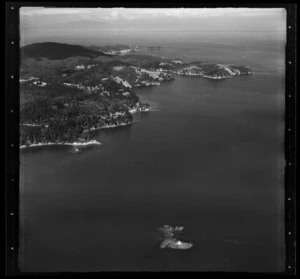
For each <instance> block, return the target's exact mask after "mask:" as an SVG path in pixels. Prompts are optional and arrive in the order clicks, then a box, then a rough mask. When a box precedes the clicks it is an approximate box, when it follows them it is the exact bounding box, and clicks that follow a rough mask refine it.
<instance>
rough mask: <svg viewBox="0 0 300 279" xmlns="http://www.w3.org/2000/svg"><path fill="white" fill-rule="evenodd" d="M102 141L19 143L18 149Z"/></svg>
mask: <svg viewBox="0 0 300 279" xmlns="http://www.w3.org/2000/svg"><path fill="white" fill-rule="evenodd" d="M101 144H102V143H101V142H99V141H96V140H90V141H87V142H73V143H72V142H57V143H56V142H48V143H41V142H39V143H33V144H30V145H21V146H20V149H24V148H28V147H35V146H48V145H71V146H86V145H101Z"/></svg>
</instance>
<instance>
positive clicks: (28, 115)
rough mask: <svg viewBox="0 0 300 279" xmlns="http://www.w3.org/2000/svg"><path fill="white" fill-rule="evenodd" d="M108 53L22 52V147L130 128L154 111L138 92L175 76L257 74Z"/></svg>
mask: <svg viewBox="0 0 300 279" xmlns="http://www.w3.org/2000/svg"><path fill="white" fill-rule="evenodd" d="M125 47H126V46H123V45H118V46H116V47H115V48H114V50H115V51H122V50H124V48H125ZM108 48H109V47H103V48H99V49H98V50H97V49H96V48H94V49H91V48H86V47H82V46H75V45H67V44H60V43H52V42H45V43H36V44H32V45H27V46H24V47H22V48H21V67H20V146H22V147H23V146H31V145H43V144H73V143H81V144H84V143H88V142H93V140H94V139H93V138H92V136H91V134H90V133H89V131H92V130H95V129H100V128H107V127H118V126H123V125H130V124H131V123H132V120H133V117H132V113H134V112H141V113H144V112H147V111H149V110H150V109H151V108H150V106H149V105H148V104H144V103H142V102H141V101H140V100H139V97H138V96H137V94H136V93H135V91H134V88H135V87H147V86H159V85H160V84H161V83H162V82H171V81H173V80H174V79H175V77H176V75H182V76H198V77H201V78H210V79H225V78H231V77H234V76H239V75H249V74H252V71H251V69H250V68H249V67H246V66H236V65H224V64H211V63H206V62H194V63H185V62H183V61H181V60H180V59H165V58H160V57H154V56H149V55H140V54H124V53H122V55H117V54H116V53H114V54H111V53H109V52H106V50H107V49H108ZM110 48H111V47H110ZM125 49H126V48H125Z"/></svg>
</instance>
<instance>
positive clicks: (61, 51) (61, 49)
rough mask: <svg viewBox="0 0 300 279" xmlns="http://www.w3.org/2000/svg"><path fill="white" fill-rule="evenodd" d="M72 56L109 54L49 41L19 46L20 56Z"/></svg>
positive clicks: (60, 57)
mask: <svg viewBox="0 0 300 279" xmlns="http://www.w3.org/2000/svg"><path fill="white" fill-rule="evenodd" d="M74 56H84V57H89V58H94V57H97V56H110V55H108V54H105V53H102V52H99V51H95V50H91V49H88V48H85V47H82V46H78V45H68V44H61V43H50V42H45V43H36V44H31V45H27V46H24V47H22V48H21V57H22V58H27V57H28V58H48V59H50V60H60V59H66V58H69V57H74Z"/></svg>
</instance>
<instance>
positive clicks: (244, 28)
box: [20, 7, 286, 45]
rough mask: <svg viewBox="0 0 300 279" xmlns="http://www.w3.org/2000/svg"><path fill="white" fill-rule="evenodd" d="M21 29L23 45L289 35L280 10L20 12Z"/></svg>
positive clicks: (37, 9)
mask: <svg viewBox="0 0 300 279" xmlns="http://www.w3.org/2000/svg"><path fill="white" fill-rule="evenodd" d="M20 30H21V45H24V44H28V43H32V42H38V41H43V40H44V41H45V40H49V39H51V38H53V40H54V41H62V42H63V41H68V40H72V39H73V40H75V41H76V40H79V39H80V38H87V40H89V39H88V38H91V42H92V41H93V40H92V38H93V37H95V36H99V37H103V38H108V39H109V38H112V37H113V36H115V37H116V38H117V37H118V36H119V35H120V34H121V35H124V33H126V34H128V37H130V36H132V37H133V38H134V37H136V38H138V36H141V37H142V36H145V34H144V33H147V32H148V33H149V34H151V36H154V34H152V33H151V32H155V33H159V32H169V33H171V32H173V36H176V32H211V33H213V32H223V33H224V32H225V33H228V34H229V33H230V32H240V33H243V32H250V31H252V32H253V31H254V32H264V33H265V34H264V36H267V37H268V36H269V37H272V36H273V37H274V36H275V37H278V36H284V34H285V30H286V11H285V9H282V8H43V7H22V8H21V9H20ZM120 32H121V33H120ZM174 32H175V33H174ZM169 36H171V35H169ZM262 37H263V36H262ZM108 41H109V40H108ZM120 43H122V40H121V39H120Z"/></svg>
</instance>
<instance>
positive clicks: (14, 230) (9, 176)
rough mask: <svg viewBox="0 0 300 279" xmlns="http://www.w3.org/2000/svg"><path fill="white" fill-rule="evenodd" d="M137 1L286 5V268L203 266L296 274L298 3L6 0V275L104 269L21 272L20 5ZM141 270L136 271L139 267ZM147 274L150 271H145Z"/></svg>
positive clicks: (159, 5)
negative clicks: (34, 0)
mask: <svg viewBox="0 0 300 279" xmlns="http://www.w3.org/2000/svg"><path fill="white" fill-rule="evenodd" d="M26 6H27V7H41V6H43V7H53V8H54V7H82V8H93V7H103V8H105V7H107V8H112V7H128V8H129V7H135V8H181V7H186V8H221V7H224V8H225V7H237V8H238V7H240V8H242V7H244V8H285V9H286V12H287V27H286V28H287V29H286V34H287V40H286V49H285V66H286V74H285V77H286V78H285V89H286V91H285V132H284V145H285V147H284V150H285V161H286V164H285V174H284V180H285V197H284V204H285V205H284V206H285V270H284V271H283V272H280V273H247V272H201V274H205V275H295V274H296V135H297V130H296V109H297V106H296V86H297V78H296V59H297V57H296V43H297V38H296V29H297V24H296V16H297V12H296V10H297V9H296V8H297V5H296V4H257V3H256V4H255V3H254V4H236V3H234V4H228V3H227V4H221V3H219V4H214V3H210V4H197V5H196V4H192V3H182V4H179V3H169V4H168V5H167V4H165V5H164V4H163V3H161V2H160V3H157V2H153V3H144V4H142V3H122V2H112V3H109V2H101V3H99V2H98V3H93V2H6V11H5V31H6V37H5V255H6V257H5V258H6V262H5V267H6V275H14V276H22V275H99V273H102V272H91V273H90V272H88V273H76V272H57V273H46V272H45V273H42V272H30V273H24V272H21V271H20V270H19V268H18V247H19V162H20V159H19V155H20V150H19V117H20V113H19V108H20V100H19V65H20V34H19V9H20V8H21V7H26ZM135 273H137V272H135ZM144 274H145V272H144Z"/></svg>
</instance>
